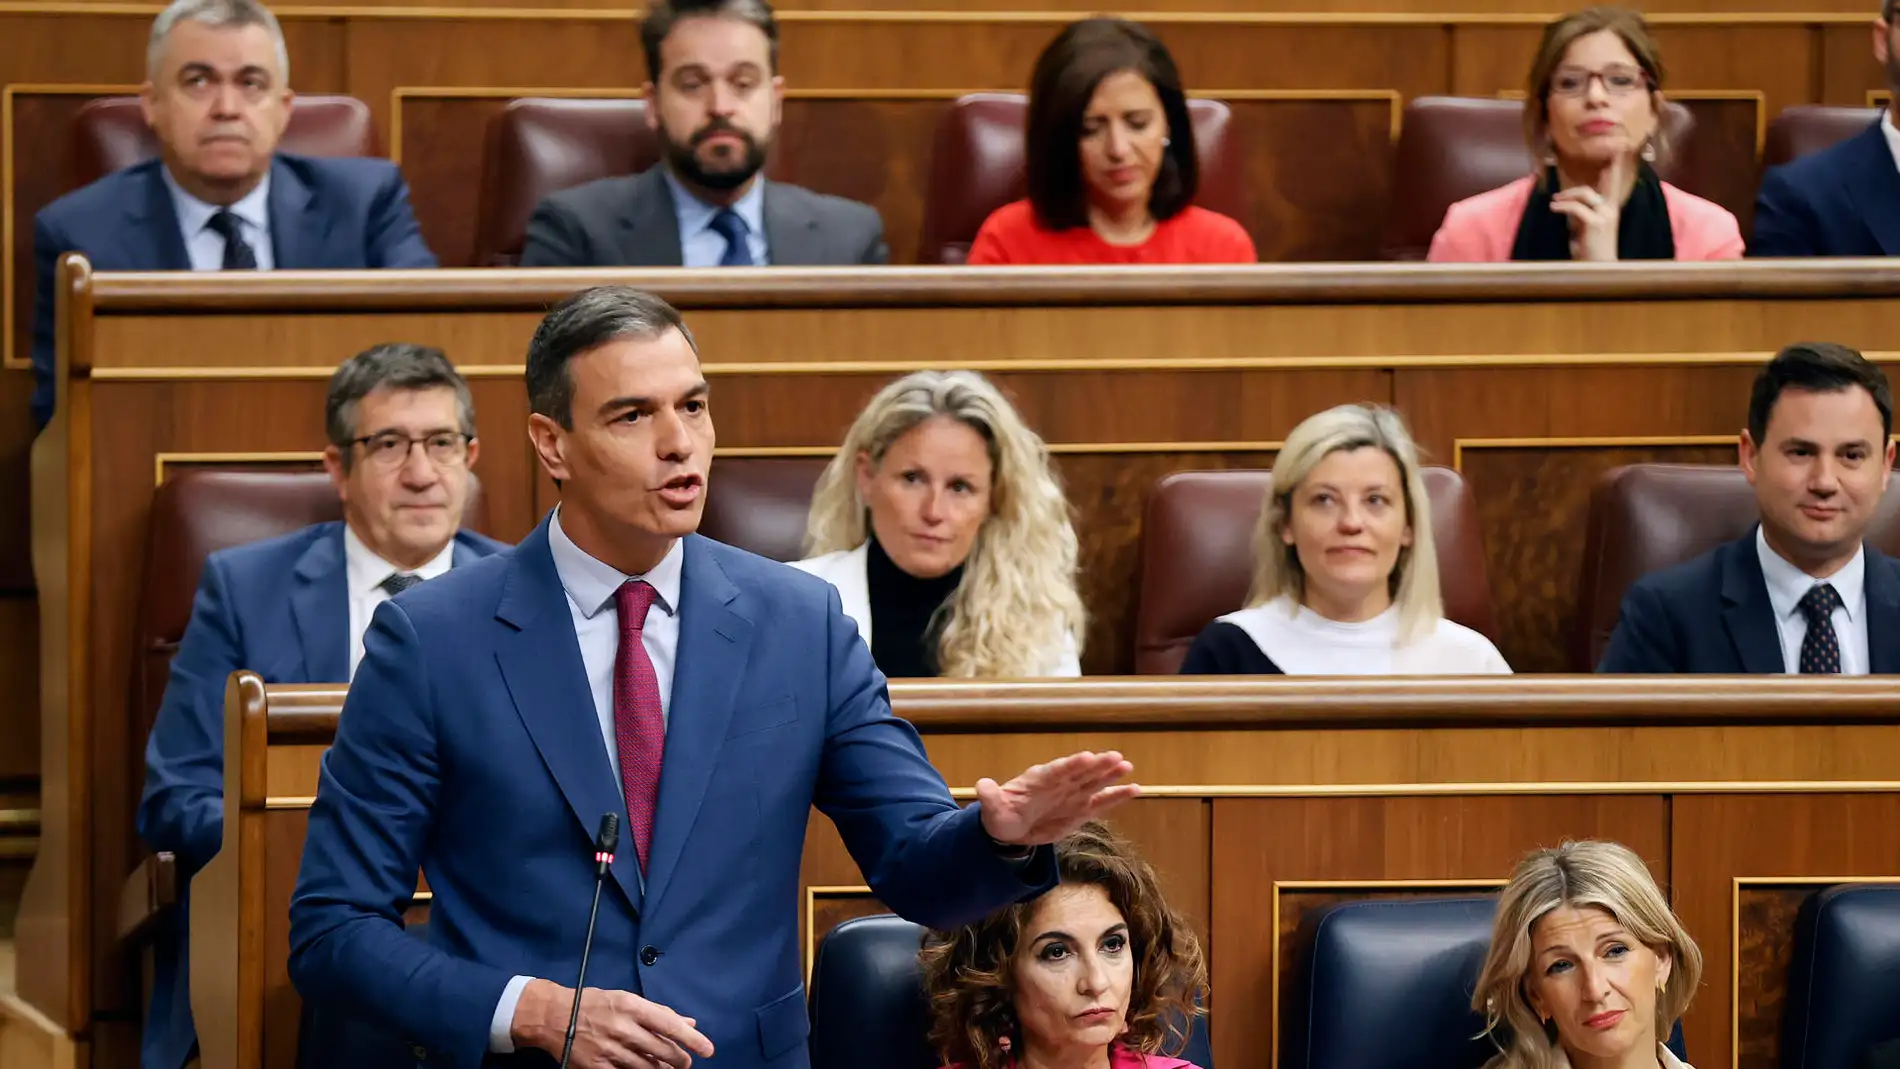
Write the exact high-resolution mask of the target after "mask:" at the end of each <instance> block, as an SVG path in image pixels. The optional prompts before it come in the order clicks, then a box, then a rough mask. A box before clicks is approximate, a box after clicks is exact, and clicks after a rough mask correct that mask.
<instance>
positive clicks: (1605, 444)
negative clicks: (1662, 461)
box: [1451, 431, 1740, 473]
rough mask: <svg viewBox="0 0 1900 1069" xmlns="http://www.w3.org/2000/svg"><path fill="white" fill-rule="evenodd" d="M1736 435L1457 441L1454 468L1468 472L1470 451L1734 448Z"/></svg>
mask: <svg viewBox="0 0 1900 1069" xmlns="http://www.w3.org/2000/svg"><path fill="white" fill-rule="evenodd" d="M1739 433H1740V432H1739V431H1738V432H1737V433H1736V434H1631V435H1608V436H1604V437H1589V436H1584V437H1554V438H1535V437H1533V438H1454V439H1452V441H1451V466H1452V469H1453V470H1454V471H1458V472H1461V473H1462V472H1463V471H1464V470H1465V450H1467V449H1630V448H1643V447H1669V446H1678V447H1679V446H1691V445H1734V444H1735V441H1736V439H1737V437H1738V436H1739Z"/></svg>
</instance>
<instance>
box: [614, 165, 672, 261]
mask: <svg viewBox="0 0 1900 1069" xmlns="http://www.w3.org/2000/svg"><path fill="white" fill-rule="evenodd" d="M665 167H666V165H665V164H655V165H653V166H652V167H649V168H647V169H646V170H645V171H644V172H642V173H641V174H640V175H639V176H638V177H636V178H635V179H634V180H633V183H632V185H631V186H630V187H629V189H628V196H627V213H626V215H624V216H623V217H622V218H621V220H620V250H621V254H622V256H623V257H624V258H625V261H626V266H628V267H678V266H680V265H681V264H683V263H685V262H686V254H685V252H684V251H682V250H681V247H680V220H679V213H678V212H677V211H675V210H674V207H673V193H672V191H671V190H669V189H667V188H666V178H665Z"/></svg>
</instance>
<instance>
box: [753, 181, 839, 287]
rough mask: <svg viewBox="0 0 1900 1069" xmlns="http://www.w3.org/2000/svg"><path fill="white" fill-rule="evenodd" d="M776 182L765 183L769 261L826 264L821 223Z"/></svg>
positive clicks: (779, 263) (780, 263)
mask: <svg viewBox="0 0 1900 1069" xmlns="http://www.w3.org/2000/svg"><path fill="white" fill-rule="evenodd" d="M804 208H805V206H804V205H803V204H802V203H800V202H799V200H798V199H797V198H796V197H794V196H789V195H787V194H786V193H785V192H784V190H783V189H782V188H781V187H780V186H779V185H778V183H776V182H767V183H765V242H766V245H767V248H766V259H768V260H770V261H771V262H772V263H774V264H778V265H781V266H782V265H786V264H821V263H824V262H825V257H824V247H823V244H822V242H823V235H822V234H821V233H820V232H819V230H818V220H817V218H816V217H814V216H813V215H812V214H811V213H810V212H808V211H805V210H804Z"/></svg>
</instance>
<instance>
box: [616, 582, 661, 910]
mask: <svg viewBox="0 0 1900 1069" xmlns="http://www.w3.org/2000/svg"><path fill="white" fill-rule="evenodd" d="M658 593H659V592H658V591H656V590H654V589H653V587H652V586H651V585H649V584H648V583H646V582H645V581H644V580H640V579H629V580H627V581H626V582H624V583H622V584H620V589H619V590H616V591H615V592H614V605H615V606H616V607H617V608H618V609H619V610H620V649H619V651H618V652H617V653H615V655H614V743H615V746H616V749H617V750H618V751H619V753H620V786H621V789H622V790H624V791H625V792H626V795H627V832H628V834H629V835H630V836H631V837H632V839H633V849H634V852H635V853H636V854H637V855H639V858H640V871H641V872H645V871H646V870H647V852H648V850H649V849H651V847H652V846H653V814H654V811H655V810H657V809H658V808H659V804H660V764H661V760H662V758H663V757H664V756H665V754H666V721H665V719H664V718H663V717H662V716H661V715H660V679H659V676H658V675H656V674H655V673H654V671H653V662H652V661H651V660H649V659H648V657H647V648H646V646H645V645H644V644H643V643H642V642H641V640H640V635H641V632H642V631H643V630H645V628H646V625H647V609H649V608H651V607H652V605H653V599H654V597H655V596H656V595H657V594H658Z"/></svg>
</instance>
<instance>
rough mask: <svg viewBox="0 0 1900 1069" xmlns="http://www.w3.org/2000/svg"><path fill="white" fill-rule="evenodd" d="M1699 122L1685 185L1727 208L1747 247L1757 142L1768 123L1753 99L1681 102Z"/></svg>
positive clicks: (1683, 99)
mask: <svg viewBox="0 0 1900 1069" xmlns="http://www.w3.org/2000/svg"><path fill="white" fill-rule="evenodd" d="M1678 99H1679V100H1680V101H1681V103H1682V104H1683V105H1684V106H1685V107H1687V108H1688V109H1689V111H1690V113H1691V114H1693V115H1694V116H1695V152H1694V158H1693V161H1692V163H1691V166H1690V168H1689V173H1688V174H1686V175H1684V176H1683V179H1682V181H1683V185H1684V187H1685V188H1687V189H1688V190H1689V191H1690V192H1692V193H1694V194H1696V195H1697V196H1700V197H1706V198H1708V199H1709V200H1712V201H1714V202H1715V203H1717V204H1720V205H1721V206H1722V207H1724V208H1727V209H1728V210H1729V212H1730V213H1731V214H1733V215H1734V216H1735V219H1736V222H1737V223H1738V224H1739V225H1740V226H1741V229H1742V239H1743V240H1744V241H1746V240H1747V239H1748V235H1749V234H1750V233H1751V232H1752V229H1753V226H1754V220H1755V186H1756V184H1757V174H1756V171H1757V168H1756V160H1757V159H1758V158H1759V157H1760V155H1761V153H1760V148H1759V145H1758V140H1759V139H1760V137H1761V136H1762V134H1763V131H1764V130H1765V125H1764V124H1765V123H1766V122H1767V117H1766V116H1765V115H1764V114H1763V110H1762V105H1761V101H1760V99H1759V98H1757V97H1755V96H1752V95H1739V96H1713V95H1711V96H1706V97H1694V98H1690V97H1680V98H1678Z"/></svg>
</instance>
